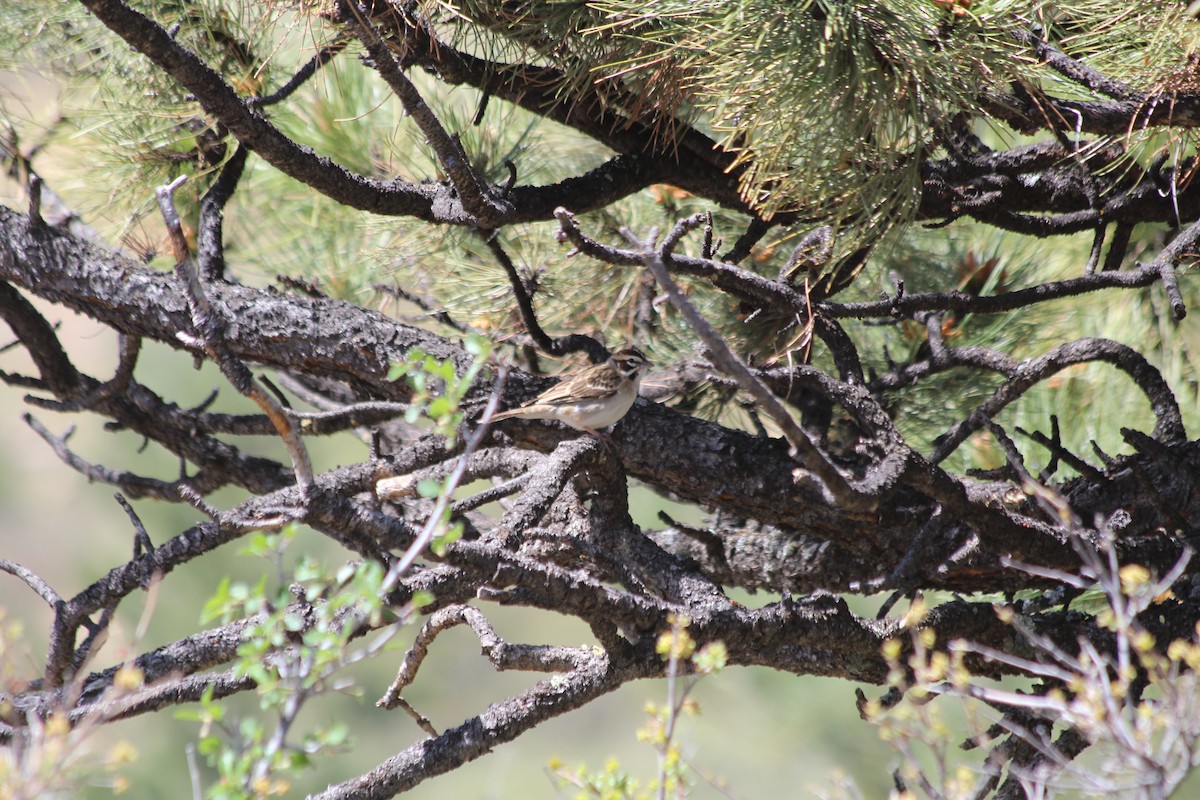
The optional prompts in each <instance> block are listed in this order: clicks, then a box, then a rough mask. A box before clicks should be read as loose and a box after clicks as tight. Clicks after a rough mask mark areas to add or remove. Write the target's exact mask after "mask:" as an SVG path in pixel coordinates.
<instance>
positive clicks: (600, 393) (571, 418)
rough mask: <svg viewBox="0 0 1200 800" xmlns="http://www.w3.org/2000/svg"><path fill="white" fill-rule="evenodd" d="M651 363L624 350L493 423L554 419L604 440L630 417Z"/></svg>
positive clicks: (630, 349) (634, 351) (632, 350)
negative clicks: (606, 431) (602, 430)
mask: <svg viewBox="0 0 1200 800" xmlns="http://www.w3.org/2000/svg"><path fill="white" fill-rule="evenodd" d="M649 364H650V362H649V361H648V360H647V359H646V356H645V355H644V354H643V353H642V351H640V350H638V349H637V348H635V347H623V348H621V349H620V350H618V351H617V352H615V353H613V354H612V355H611V356H609V358H608V360H607V361H605V362H604V363H603V364H593V365H592V366H590V367H585V368H584V369H582V370H580V371H579V372H576V373H574V374H572V375H570V376H568V377H567V378H565V379H564V380H563V381H562V382H560V383H557V384H555V385H554V386H551V387H550V388H549V389H547V390H546V391H545V392H542V394H540V395H538V396H537V397H536V398H535V399H534V400H533V401H532V402H529V403H527V404H525V405H523V406H521V407H520V408H514V409H512V410H511V411H503V412H501V413H499V414H497V415H496V416H494V417H492V420H493V421H498V420H502V419H511V418H514V417H519V418H521V419H552V420H558V421H559V422H564V423H566V424H567V425H570V426H571V427H572V428H575V429H576V430H581V431H587V432H588V433H590V434H593V435H595V436H600V433H599V429H600V428H605V427H608V426H609V425H612V424H613V423H614V422H616V421H617V420H619V419H621V417H623V416H625V415H626V414H627V413H629V409H630V408H632V407H633V401H634V400H636V399H637V395H638V387H639V386H640V385H641V382H642V373H643V372H644V371H645V369H646V367H647V366H649Z"/></svg>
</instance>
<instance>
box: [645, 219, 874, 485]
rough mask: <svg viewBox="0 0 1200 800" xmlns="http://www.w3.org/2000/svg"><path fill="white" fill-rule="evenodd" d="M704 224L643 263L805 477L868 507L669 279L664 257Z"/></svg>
mask: <svg viewBox="0 0 1200 800" xmlns="http://www.w3.org/2000/svg"><path fill="white" fill-rule="evenodd" d="M703 223H704V215H695V216H693V217H689V218H688V219H686V220H683V221H682V222H680V223H679V224H677V225H676V226H675V228H674V229H673V230H672V231H671V233H670V234H668V235H667V237H666V238H665V239H664V240H663V244H662V245H661V246H660V247H659V248H655V247H653V245H652V244H651V243H645V244H643V245H642V249H641V261H642V263H643V264H645V266H646V268H647V269H648V270H650V272H651V273H652V274H653V275H654V279H655V280H657V281H658V283H659V285H660V286H662V287H663V290H664V291H665V292H666V293H667V295H668V296H669V297H670V298H671V303H672V304H673V305H674V306H675V307H676V308H677V309H679V312H680V313H681V314H682V315H683V316H684V318H685V319H686V320H687V321H688V324H689V325H691V327H692V330H694V331H695V332H696V335H697V336H699V337H700V340H701V341H702V342H704V345H705V346H706V347H707V348H708V349H709V352H710V357H711V359H712V361H713V363H714V364H715V365H716V366H717V367H718V368H719V369H720V370H721V371H722V372H724V373H725V374H726V375H729V376H730V377H732V378H733V379H734V380H736V381H737V383H738V385H739V386H740V387H741V388H743V389H744V390H746V391H747V392H749V393H750V395H751V396H752V397H753V398H754V399H755V401H757V402H758V404H759V406H760V407H761V408H762V409H763V411H765V412H766V413H767V415H768V416H769V417H770V418H771V419H772V420H774V422H775V424H777V425H779V427H780V429H781V430H782V431H783V435H784V437H785V438H786V439H787V441H788V444H790V445H791V447H792V457H793V458H796V459H797V460H799V461H800V463H801V464H803V465H804V467H805V468H806V470H807V475H805V476H803V477H810V476H811V477H812V478H814V479H815V480H814V483H815V484H816V485H817V486H818V487H819V490H820V492H821V494H822V495H824V496H825V499H826V501H827V502H829V503H830V504H834V503H838V504H843V505H848V506H851V507H855V508H861V507H864V506H867V505H870V503H871V500H870V498H866V497H864V496H863V495H860V494H859V493H858V492H857V491H855V489H854V488H853V487H852V486H851V485H850V484H849V483H848V482H847V480H846V478H845V476H843V475H842V474H841V472H839V471H838V469H837V467H836V466H834V465H833V464H832V463H831V462H830V461H829V460H828V459H826V457H825V456H824V454H823V453H821V451H820V450H819V449H818V448H817V446H816V445H815V444H813V442H812V440H811V439H809V437H808V434H807V433H805V432H804V430H803V429H802V428H801V427H800V426H799V425H798V424H797V423H796V421H795V420H794V419H792V416H791V414H789V413H788V411H787V409H786V408H784V406H783V403H781V402H780V401H779V398H777V397H776V396H775V395H774V394H772V393H771V390H770V389H768V388H767V387H766V386H765V385H763V383H762V381H760V380H758V378H756V377H755V376H754V373H752V372H751V371H750V369H749V368H748V367H747V366H746V365H745V364H743V363H742V362H741V361H740V360H739V359H738V358H737V356H735V355H734V354H733V353H732V352H731V351H730V350H729V346H728V345H726V344H725V340H724V339H723V338H722V337H721V335H720V334H719V333H717V331H716V330H715V329H714V328H713V327H712V325H710V324H709V322H708V320H706V319H705V318H704V316H703V315H702V314H701V313H700V311H699V309H697V308H696V306H695V305H694V304H693V303H692V301H691V300H690V299H688V297H687V296H686V295H685V294H684V293H683V292H682V291H681V290H680V289H679V286H678V284H676V283H675V280H674V279H673V278H672V277H671V274H670V272H669V271H668V270H667V265H666V263H665V261H664V259H665V258H669V257H670V255H671V253H670V247H671V246H673V245H674V244H675V243H677V242H678V241H679V239H680V238H682V237H683V235H684V234H685V233H686V232H687V231H688V230H692V229H694V228H696V227H699V226H700V225H701V224H703ZM634 241H636V240H634Z"/></svg>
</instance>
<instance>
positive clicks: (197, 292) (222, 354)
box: [157, 176, 313, 498]
mask: <svg viewBox="0 0 1200 800" xmlns="http://www.w3.org/2000/svg"><path fill="white" fill-rule="evenodd" d="M185 180H186V176H181V177H179V178H177V179H176V180H175V181H174V182H172V183H170V184H168V185H166V186H160V187H159V188H158V190H157V195H158V204H159V208H160V210H161V211H162V215H163V219H164V220H165V221H166V223H167V231H168V233H169V234H170V237H171V242H172V246H173V248H174V251H175V259H176V264H175V272H176V275H178V277H179V279H180V282H181V283H182V284H183V286H184V289H185V290H186V293H187V298H188V307H189V309H190V310H191V315H192V325H193V327H194V328H195V330H196V332H197V334H198V336H196V337H194V336H192V335H190V334H186V333H184V332H182V331H181V332H180V333H179V334H177V336H178V338H179V339H180V340H181V341H183V342H184V343H185V344H188V345H191V346H193V347H197V348H199V349H201V350H203V351H204V352H205V353H206V354H207V355H208V356H209V358H211V359H212V360H213V362H214V363H216V365H217V366H218V367H219V368H220V370H221V373H222V374H223V375H224V376H225V377H226V379H227V380H229V382H230V383H231V384H232V385H233V387H234V388H235V389H237V390H238V391H239V392H240V393H241V394H243V395H245V396H246V397H248V398H250V399H251V400H252V401H254V403H255V405H257V406H258V407H259V408H261V409H262V410H263V412H264V413H265V414H266V415H267V417H268V419H270V420H271V424H272V425H274V426H275V430H276V432H278V434H279V437H280V439H282V440H283V443H284V446H285V447H286V448H287V451H288V455H289V456H291V459H292V467H293V470H294V473H295V476H296V484H297V485H298V486H299V487H300V490H301V494H302V495H303V496H304V497H305V498H307V497H308V494H309V492H310V491H311V490H312V487H313V469H312V461H311V460H310V459H309V456H308V450H307V448H305V446H304V442H303V440H302V439H301V437H300V431H299V426H298V425H295V424H293V416H292V414H291V412H289V411H288V410H287V409H285V408H283V407H282V406H281V405H280V404H279V403H278V402H277V401H276V400H275V399H274V398H273V397H271V395H270V394H269V393H267V392H265V391H263V389H262V387H261V386H259V385H258V382H257V381H255V380H254V375H253V374H252V373H251V372H250V370H249V368H248V367H247V366H246V365H245V364H244V363H243V362H242V360H241V359H240V358H238V357H237V356H236V355H234V353H233V351H232V349H230V347H229V345H228V343H227V342H226V341H225V324H224V320H223V319H222V318H221V315H220V313H219V311H218V310H217V309H216V308H215V307H214V306H213V305H212V304H211V303H210V302H209V300H208V297H207V296H206V294H205V291H204V286H203V284H202V282H201V278H200V276H199V275H198V274H197V271H196V269H195V266H194V264H193V263H192V260H191V258H190V257H189V255H188V247H187V240H186V239H185V238H184V235H183V228H182V225H181V224H180V222H179V215H178V214H177V213H176V211H175V204H174V192H175V189H177V188H178V187H179V186H180V185H181V184H182V183H183V182H184V181H185Z"/></svg>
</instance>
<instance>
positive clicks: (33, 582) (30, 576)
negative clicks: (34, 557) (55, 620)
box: [0, 558, 62, 608]
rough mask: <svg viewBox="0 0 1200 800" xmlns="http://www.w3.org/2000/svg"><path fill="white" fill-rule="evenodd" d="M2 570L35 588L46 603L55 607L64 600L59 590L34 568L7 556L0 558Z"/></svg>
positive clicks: (0, 568)
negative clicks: (11, 559)
mask: <svg viewBox="0 0 1200 800" xmlns="http://www.w3.org/2000/svg"><path fill="white" fill-rule="evenodd" d="M0 571H4V572H7V573H8V574H9V575H12V576H14V577H16V578H20V579H21V580H22V581H24V582H25V585H26V586H28V587H29V588H30V589H33V591H34V592H36V593H37V596H38V597H40V598H42V599H43V600H45V601H46V605H48V606H50V608H54V607H55V606H57V605H58V604H59V603H61V602H62V598H61V597H60V596H59V594H58V592H56V591H54V590H53V589H52V588H50V584H48V583H46V581H45V580H44V579H43V578H42V577H41V576H40V575H38V574H37V573H36V572H34V571H33V570H30V569H27V568H26V567H23V566H21V565H20V564H18V563H16V562H15V561H9V560H8V559H7V558H0Z"/></svg>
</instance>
